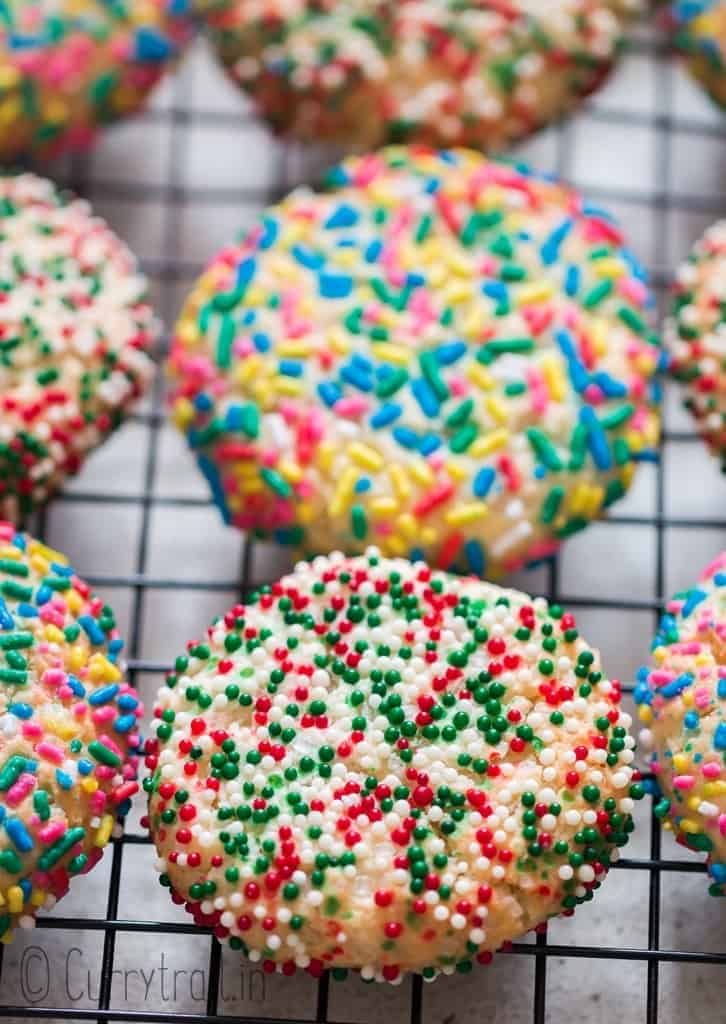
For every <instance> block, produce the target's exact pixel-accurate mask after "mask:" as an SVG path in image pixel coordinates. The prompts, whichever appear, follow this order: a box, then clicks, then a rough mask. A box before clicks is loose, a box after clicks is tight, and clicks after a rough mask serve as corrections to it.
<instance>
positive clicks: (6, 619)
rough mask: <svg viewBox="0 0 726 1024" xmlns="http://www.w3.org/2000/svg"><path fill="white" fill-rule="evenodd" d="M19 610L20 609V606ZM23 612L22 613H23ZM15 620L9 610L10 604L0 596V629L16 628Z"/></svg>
mask: <svg viewBox="0 0 726 1024" xmlns="http://www.w3.org/2000/svg"><path fill="white" fill-rule="evenodd" d="M18 611H20V609H19V608H18ZM21 614H22V613H21ZM14 628H15V620H14V619H13V617H12V615H11V614H10V612H9V611H8V606H7V605H6V604H5V602H4V601H3V599H2V598H1V597H0V629H14Z"/></svg>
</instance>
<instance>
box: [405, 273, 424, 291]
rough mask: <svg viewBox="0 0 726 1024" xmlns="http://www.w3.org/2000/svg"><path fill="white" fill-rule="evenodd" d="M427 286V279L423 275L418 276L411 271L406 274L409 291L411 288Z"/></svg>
mask: <svg viewBox="0 0 726 1024" xmlns="http://www.w3.org/2000/svg"><path fill="white" fill-rule="evenodd" d="M425 284H426V278H425V277H424V276H423V274H417V273H415V272H413V271H409V273H408V274H406V288H407V289H409V290H410V289H411V288H421V287H422V286H423V285H425Z"/></svg>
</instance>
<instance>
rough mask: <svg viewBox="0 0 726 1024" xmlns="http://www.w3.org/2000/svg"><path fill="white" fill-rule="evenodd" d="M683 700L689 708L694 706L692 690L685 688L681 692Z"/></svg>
mask: <svg viewBox="0 0 726 1024" xmlns="http://www.w3.org/2000/svg"><path fill="white" fill-rule="evenodd" d="M681 700H682V701H683V703H684V704H685V706H686V707H687V708H690V707H693V694H692V693H691V691H690V690H685V691H684V692H683V693H682V694H681Z"/></svg>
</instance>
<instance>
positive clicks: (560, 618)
mask: <svg viewBox="0 0 726 1024" xmlns="http://www.w3.org/2000/svg"><path fill="white" fill-rule="evenodd" d="M619 698H620V689H619V684H618V683H617V682H616V681H614V680H613V681H612V682H611V681H609V680H608V679H607V677H606V676H605V675H604V674H603V671H602V668H601V665H600V659H599V655H598V654H597V652H596V651H593V650H592V649H591V648H590V647H589V646H588V645H587V644H586V643H585V641H584V640H583V639H582V638H581V637H580V635H579V633H578V631H577V628H576V624H575V620H574V618H573V617H572V616H571V615H567V614H564V613H563V611H562V609H561V608H559V607H556V606H552V607H548V605H547V602H546V601H545V600H544V599H542V598H539V599H536V600H534V601H532V600H531V599H530V598H529V597H527V596H525V595H524V594H520V593H516V592H514V591H511V590H502V589H501V588H499V587H497V586H494V585H492V584H489V583H483V582H481V581H479V580H475V579H473V578H469V579H463V578H461V577H456V576H449V575H447V574H445V573H441V572H433V571H432V570H431V569H430V568H428V567H427V566H426V565H425V564H424V563H421V562H420V563H418V564H412V563H410V562H407V561H405V560H403V559H395V560H387V559H384V558H381V557H379V555H378V552H377V551H376V550H375V549H370V550H369V551H368V553H367V554H366V555H365V556H358V557H355V558H351V559H347V558H344V557H343V556H342V555H340V554H333V555H331V556H330V557H321V558H318V559H316V560H315V561H314V562H313V563H299V564H298V565H297V566H296V568H295V571H294V573H292V574H291V575H289V576H286V577H284V578H283V579H282V580H281V581H280V582H279V583H276V584H274V585H273V586H272V587H263V588H262V589H261V590H260V591H259V592H258V593H257V594H255V595H253V596H252V597H251V598H250V599H249V601H248V603H247V604H245V605H242V604H240V605H237V606H236V607H235V608H233V609H232V610H231V611H230V612H229V613H228V614H227V615H226V616H224V618H221V619H219V620H218V621H217V622H216V623H214V624H213V625H212V626H211V627H210V628H209V630H208V631H207V634H206V636H205V637H204V638H203V639H202V640H200V641H195V642H193V643H190V644H189V645H188V649H187V653H186V654H185V655H183V656H182V657H180V658H178V659H177V662H176V667H175V671H174V673H173V674H172V675H170V676H169V677H168V679H167V682H166V686H165V687H162V689H161V691H160V693H159V696H158V700H157V705H156V707H155V711H154V714H155V716H156V719H157V721H158V725H157V728H156V736H155V737H153V738H151V739H149V740H148V741H147V744H146V751H147V765H148V767H149V768H150V769H151V771H152V773H153V774H152V776H151V778H150V779H149V780H148V781H147V783H145V786H146V788H147V789H148V792H149V820H148V823H149V825H150V829H151V834H152V837H153V840H154V842H155V844H156V848H157V851H158V854H159V861H158V868H159V870H160V871H161V872H162V874H161V883H162V885H164V886H167V887H169V888H170V889H171V892H172V895H173V897H174V899H175V901H176V902H177V903H184V904H185V906H186V909H187V910H188V911H189V912H190V913H191V914H192V915H193V916H194V919H195V920H196V922H197V923H198V924H201V925H205V926H211V927H213V928H214V930H215V934H216V935H217V936H218V937H219V938H222V939H226V940H227V941H228V942H229V944H230V945H231V946H232V947H233V948H235V949H239V950H242V951H244V952H245V953H247V954H248V956H249V957H250V959H252V960H253V961H264V962H265V964H266V969H273V968H274V969H277V970H278V971H281V972H282V973H283V974H291V973H294V971H295V969H296V967H302V968H305V969H307V970H308V971H310V972H311V973H313V974H318V973H319V972H320V971H321V970H322V968H324V967H331V968H333V969H334V971H335V974H336V976H338V977H339V976H341V974H344V973H345V971H344V970H343V971H341V970H340V969H341V968H354V969H357V970H360V971H361V973H362V976H363V978H365V979H368V980H371V979H376V980H379V981H380V980H386V981H400V980H401V978H402V976H403V974H404V973H405V972H407V971H420V972H422V973H423V975H424V977H425V978H427V979H429V980H430V979H432V978H434V977H435V976H436V975H437V974H439V973H444V974H451V973H453V972H454V971H459V972H461V973H464V972H466V971H468V970H470V968H471V967H472V966H473V964H474V962H475V961H479V962H484V963H485V962H487V961H488V960H489V959H490V956H491V952H492V951H493V950H496V949H498V948H499V947H500V946H501V945H502V943H503V942H505V941H507V940H509V939H512V938H514V937H516V936H519V935H521V934H523V933H524V932H526V931H527V930H528V929H530V928H533V927H535V926H537V925H538V924H540V923H542V922H543V921H546V920H547V919H548V918H549V917H551V916H553V915H557V914H562V913H565V914H570V913H571V912H572V911H573V910H574V908H575V907H576V906H577V905H578V904H580V903H583V902H585V901H588V900H590V899H591V897H592V894H593V892H594V890H595V889H597V888H598V887H599V884H600V882H601V881H602V879H603V878H604V877H605V874H606V873H607V870H608V868H609V866H610V865H611V864H612V863H613V862H614V861H615V860H616V859H617V856H618V848H619V847H621V846H623V845H624V844H625V843H626V842H627V839H628V834H629V832H630V831H631V830H632V827H633V823H632V819H631V811H632V809H633V801H634V800H635V799H637V798H639V797H640V796H642V792H643V787H642V786H641V784H640V783H639V782H638V781H637V778H638V777H637V774H636V773H635V772H634V769H633V766H632V762H633V752H632V749H631V748H632V746H633V744H634V741H633V740H632V739H631V738H630V736H629V735H628V727H629V725H630V717H629V716H628V715H627V714H625V713H624V712H622V711H620V709H619Z"/></svg>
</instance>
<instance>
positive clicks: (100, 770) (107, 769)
mask: <svg viewBox="0 0 726 1024" xmlns="http://www.w3.org/2000/svg"><path fill="white" fill-rule="evenodd" d="M93 774H94V775H95V776H96V778H97V779H112V778H113V777H114V775H115V774H116V769H115V768H112V767H111V766H110V765H108V764H99V765H98V767H97V768H96V770H95V771H94V773H93Z"/></svg>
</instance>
